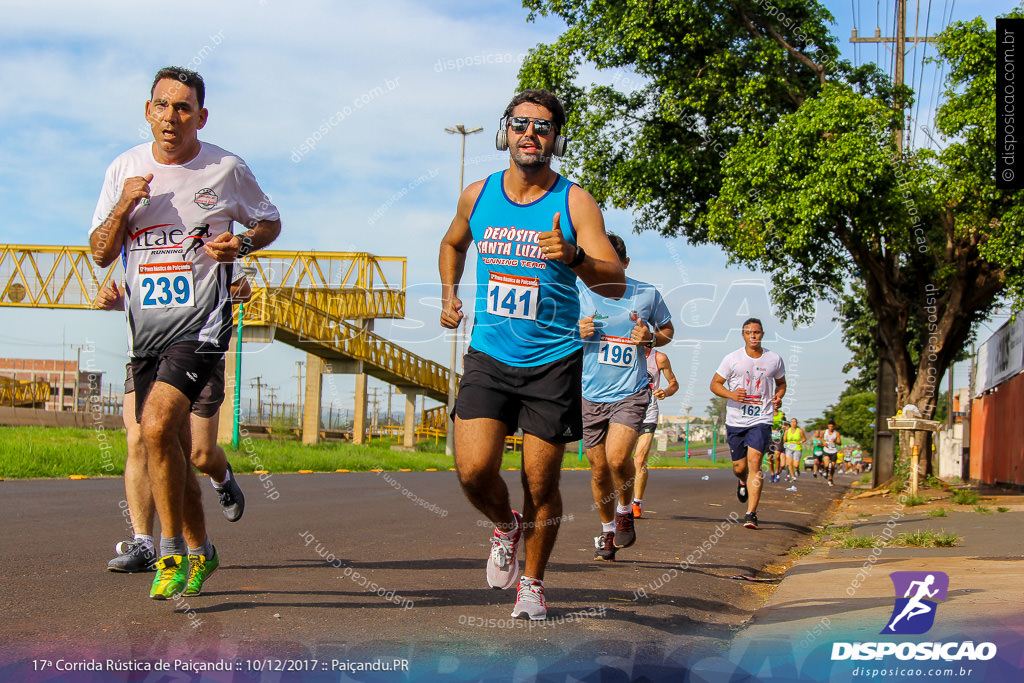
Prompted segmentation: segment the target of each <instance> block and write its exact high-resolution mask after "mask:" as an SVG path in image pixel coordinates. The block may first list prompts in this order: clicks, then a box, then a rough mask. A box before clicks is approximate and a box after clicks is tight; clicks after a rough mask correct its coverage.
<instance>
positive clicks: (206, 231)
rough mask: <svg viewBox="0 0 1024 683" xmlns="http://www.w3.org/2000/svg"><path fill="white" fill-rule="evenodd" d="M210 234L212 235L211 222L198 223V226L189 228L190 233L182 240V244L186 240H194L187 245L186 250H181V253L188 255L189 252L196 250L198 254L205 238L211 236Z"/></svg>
mask: <svg viewBox="0 0 1024 683" xmlns="http://www.w3.org/2000/svg"><path fill="white" fill-rule="evenodd" d="M209 236H210V224H209V223H203V224H202V225H197V226H196V227H194V228H192V229H191V230H189V231H188V235H187V236H186V237H185V239H184V240H182V241H181V242H182V244H184V243H185V240H192V241H191V242H189V244H188V246H187V247H185V250H184V251H182V252H181V255H182V256H188V254H189V252H191V251H194V252H195V253H196V254H199V248H200V247H202V246H203V240H204V239H205V238H207V237H209Z"/></svg>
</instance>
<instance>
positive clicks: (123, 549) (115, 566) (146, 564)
mask: <svg viewBox="0 0 1024 683" xmlns="http://www.w3.org/2000/svg"><path fill="white" fill-rule="evenodd" d="M115 550H117V552H118V553H119V555H118V556H117V557H115V558H114V559H112V560H111V561H110V562H108V563H107V570H108V571H112V572H120V573H124V574H134V573H135V572H151V571H153V570H154V568H155V567H154V565H155V564H156V561H157V559H158V558H157V556H156V551H154V550H153V547H152V546H150V545H147V544H146V543H143V542H141V541H121V542H120V543H118V544H117V546H115Z"/></svg>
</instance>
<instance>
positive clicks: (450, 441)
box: [444, 123, 483, 455]
mask: <svg viewBox="0 0 1024 683" xmlns="http://www.w3.org/2000/svg"><path fill="white" fill-rule="evenodd" d="M444 130H445V132H446V133H450V134H451V135H461V136H462V155H461V157H460V158H459V196H460V197H461V196H462V182H463V173H464V171H465V166H466V136H467V135H472V134H473V133H479V132H480V131H482V130H483V127H482V126H477V127H476V128H470V129H468V130H467V129H466V126H465V124H462V123H457V124H455V126H445V129H444ZM458 351H459V335H458V334H454V333H453V334H452V355H451V362H450V363H449V365H448V432H447V434H446V435H445V439H444V453H445V455H453V454H454V453H455V421H454V419H453V418H452V411H454V410H455V367H456V364H457V363H458V359H459V353H458Z"/></svg>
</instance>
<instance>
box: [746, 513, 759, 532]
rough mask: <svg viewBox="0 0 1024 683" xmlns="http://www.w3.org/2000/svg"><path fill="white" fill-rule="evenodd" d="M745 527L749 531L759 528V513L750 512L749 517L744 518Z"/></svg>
mask: <svg viewBox="0 0 1024 683" xmlns="http://www.w3.org/2000/svg"><path fill="white" fill-rule="evenodd" d="M743 526H745V527H747V528H748V529H756V528H757V513H756V512H748V513H747V516H746V517H744V518H743Z"/></svg>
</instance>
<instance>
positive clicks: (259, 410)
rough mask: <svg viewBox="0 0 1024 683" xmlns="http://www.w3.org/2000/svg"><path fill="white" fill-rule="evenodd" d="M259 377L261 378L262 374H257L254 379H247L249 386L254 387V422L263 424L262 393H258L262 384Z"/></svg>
mask: <svg viewBox="0 0 1024 683" xmlns="http://www.w3.org/2000/svg"><path fill="white" fill-rule="evenodd" d="M261 379H263V376H262V375H257V377H256V379H251V380H249V386H250V387H252V386H255V387H256V413H257V415H256V423H257V424H263V398H262V394H261V393H260V388H261V387H262V386H263V384H261V383H260V380H261Z"/></svg>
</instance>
